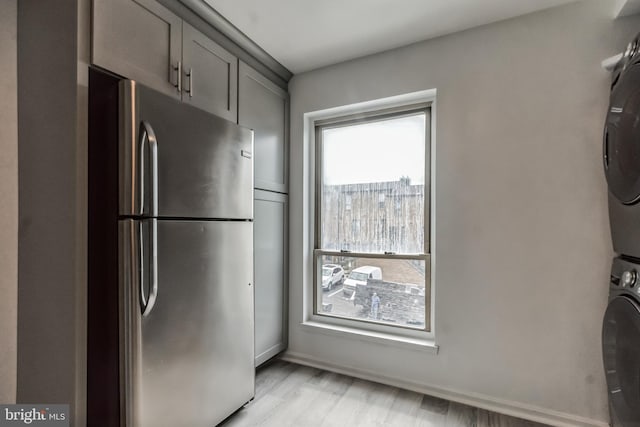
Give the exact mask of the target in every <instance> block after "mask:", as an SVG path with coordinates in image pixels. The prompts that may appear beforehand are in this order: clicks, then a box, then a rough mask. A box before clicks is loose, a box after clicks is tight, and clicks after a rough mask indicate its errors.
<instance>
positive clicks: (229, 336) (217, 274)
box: [120, 219, 254, 427]
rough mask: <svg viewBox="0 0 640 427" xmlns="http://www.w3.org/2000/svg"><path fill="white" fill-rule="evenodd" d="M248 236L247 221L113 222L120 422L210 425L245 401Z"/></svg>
mask: <svg viewBox="0 0 640 427" xmlns="http://www.w3.org/2000/svg"><path fill="white" fill-rule="evenodd" d="M153 222H157V237H156V239H155V244H156V246H157V264H158V269H157V276H156V277H157V288H156V289H157V290H156V298H155V303H154V305H153V307H152V308H151V309H150V310H149V309H148V304H149V302H150V297H149V295H150V294H151V293H152V292H153V282H154V280H153V276H154V275H153V274H151V273H150V272H148V271H147V270H148V269H149V268H151V266H152V265H153V259H152V258H153V257H152V254H153V252H154V251H153V248H152V246H154V243H153V242H154V239H153V236H152V235H153ZM252 233H253V224H252V223H251V222H248V221H185V220H157V221H156V220H153V219H146V220H134V219H125V220H121V221H120V246H121V254H122V257H121V280H120V291H121V313H122V315H123V319H122V320H123V321H122V322H121V324H122V329H121V348H122V349H123V352H122V361H123V363H122V369H123V372H122V373H121V374H122V378H124V379H125V381H124V382H123V390H122V404H123V407H124V408H125V410H124V413H123V417H124V419H123V423H124V425H126V426H128V427H129V426H130V427H150V426H153V427H175V426H191V427H211V426H214V425H216V424H218V423H220V422H221V421H222V420H223V419H225V418H226V417H228V416H229V415H231V414H232V413H233V412H234V411H236V410H237V409H239V408H240V407H241V406H242V405H244V404H245V403H246V402H248V401H249V400H251V399H252V398H253V396H254V361H253V359H254V337H253V335H254V321H253V310H254V308H253V273H252V268H253V266H252V251H253V248H252V246H253V245H252ZM145 311H146V314H143V313H144V312H145Z"/></svg>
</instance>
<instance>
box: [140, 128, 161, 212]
mask: <svg viewBox="0 0 640 427" xmlns="http://www.w3.org/2000/svg"><path fill="white" fill-rule="evenodd" d="M145 142H147V143H148V145H149V154H150V163H151V165H150V170H149V173H150V180H151V195H150V197H149V212H148V214H149V215H150V216H152V217H155V216H157V215H158V140H157V139H156V134H155V132H154V131H153V128H152V127H151V125H150V124H149V122H147V121H146V120H143V121H142V122H141V123H140V155H139V156H138V157H139V159H140V169H139V182H140V192H139V194H140V213H141V214H142V215H144V214H146V213H147V212H145V187H146V186H145V172H146V171H145V158H146V156H145V154H146V152H145V149H144V148H145Z"/></svg>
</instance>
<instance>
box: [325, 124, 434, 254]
mask: <svg viewBox="0 0 640 427" xmlns="http://www.w3.org/2000/svg"><path fill="white" fill-rule="evenodd" d="M425 126H426V115H425V114H424V113H419V114H414V115H411V116H403V117H398V118H392V119H385V120H379V121H373V122H367V123H359V124H354V125H350V126H342V127H336V128H323V129H322V136H321V140H322V160H321V161H322V165H321V171H322V206H321V210H322V211H321V220H322V222H321V242H320V247H321V248H322V249H327V250H342V249H344V250H350V251H354V252H374V253H375V252H378V253H380V252H387V251H388V252H395V253H424V252H425V242H424V238H425V233H424V226H425V224H424V220H425V210H424V209H425V204H424V197H425V189H424V185H425Z"/></svg>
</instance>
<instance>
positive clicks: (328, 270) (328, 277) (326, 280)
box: [322, 264, 344, 291]
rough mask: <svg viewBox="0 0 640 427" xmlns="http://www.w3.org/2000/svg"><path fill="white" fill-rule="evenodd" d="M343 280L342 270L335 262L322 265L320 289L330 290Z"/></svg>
mask: <svg viewBox="0 0 640 427" xmlns="http://www.w3.org/2000/svg"><path fill="white" fill-rule="evenodd" d="M343 282H344V270H343V269H342V267H340V266H339V265H336V264H325V265H323V266H322V290H323V291H330V290H331V289H333V287H334V286H336V285H341V284H342V283H343Z"/></svg>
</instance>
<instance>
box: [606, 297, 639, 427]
mask: <svg viewBox="0 0 640 427" xmlns="http://www.w3.org/2000/svg"><path fill="white" fill-rule="evenodd" d="M602 356H603V359H604V369H605V374H606V377H607V388H608V390H609V407H610V408H611V416H612V419H613V421H614V422H613V425H614V426H618V425H620V426H637V425H640V307H639V306H638V303H637V302H635V301H633V300H632V299H631V298H628V297H624V296H619V297H616V298H614V299H613V300H612V301H611V302H610V303H609V306H608V307H607V311H606V313H605V315H604V322H603V325H602Z"/></svg>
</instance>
